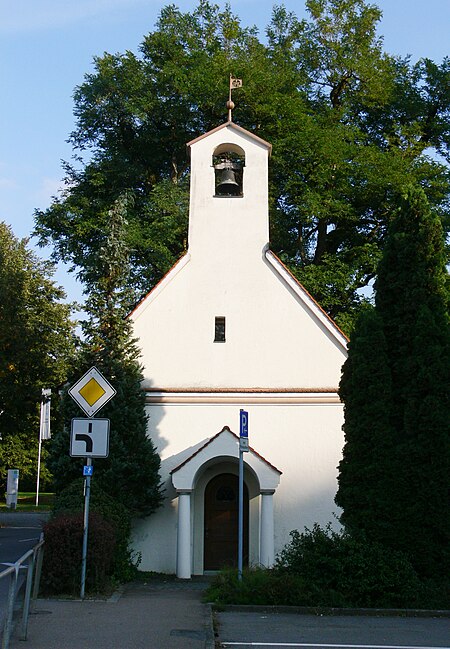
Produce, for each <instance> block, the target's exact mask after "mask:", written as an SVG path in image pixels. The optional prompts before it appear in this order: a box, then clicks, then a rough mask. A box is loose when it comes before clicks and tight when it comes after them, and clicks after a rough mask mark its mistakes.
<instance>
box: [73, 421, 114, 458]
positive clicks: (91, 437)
mask: <svg viewBox="0 0 450 649" xmlns="http://www.w3.org/2000/svg"><path fill="white" fill-rule="evenodd" d="M70 455H71V457H108V455H109V419H72V428H71V435H70Z"/></svg>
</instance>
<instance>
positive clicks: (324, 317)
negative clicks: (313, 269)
mask: <svg viewBox="0 0 450 649" xmlns="http://www.w3.org/2000/svg"><path fill="white" fill-rule="evenodd" d="M264 255H265V258H266V259H267V261H268V262H269V264H270V265H271V267H272V268H273V269H274V270H275V272H276V273H277V274H278V275H279V276H280V278H281V279H282V280H283V281H284V283H285V284H287V286H288V287H289V288H290V289H291V290H292V291H293V292H294V293H295V294H296V295H297V297H299V298H300V300H301V301H302V302H303V303H304V304H305V306H306V307H307V309H308V310H309V311H310V312H311V313H312V315H314V316H315V318H316V319H317V320H319V321H320V322H321V323H322V324H323V325H324V326H325V328H326V329H327V330H328V331H329V333H330V334H331V335H332V336H333V338H334V339H335V340H336V341H337V342H338V343H339V344H340V345H341V346H342V347H343V348H344V350H347V343H348V341H349V338H348V337H347V336H346V335H345V334H344V332H343V331H342V330H341V329H339V327H338V326H337V324H336V323H335V322H334V320H333V319H332V318H330V316H329V315H328V313H326V312H325V311H324V310H323V309H322V307H321V306H320V304H319V303H318V302H316V300H315V299H314V298H313V297H312V295H310V293H308V291H307V290H306V288H305V287H304V286H303V284H301V283H300V282H299V281H298V279H297V278H296V277H295V276H294V275H293V274H292V273H291V271H290V270H289V269H288V268H287V267H286V266H285V265H284V264H283V262H282V261H281V259H279V258H278V257H277V256H276V254H275V253H274V252H272V251H271V250H270V249H269V247H267V248H266V250H265V253H264Z"/></svg>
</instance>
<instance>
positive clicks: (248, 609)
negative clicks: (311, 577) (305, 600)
mask: <svg viewBox="0 0 450 649" xmlns="http://www.w3.org/2000/svg"><path fill="white" fill-rule="evenodd" d="M212 610H213V611H217V612H218V613H222V612H226V611H234V612H237V613H239V612H240V613H275V614H276V613H294V614H297V615H330V616H332V615H336V616H337V615H360V616H368V617H369V616H374V617H441V618H447V617H449V618H450V611H448V610H435V609H411V608H333V607H326V606H256V605H252V604H226V605H224V606H217V605H216V604H212Z"/></svg>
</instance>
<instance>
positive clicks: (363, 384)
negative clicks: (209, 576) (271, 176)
mask: <svg viewBox="0 0 450 649" xmlns="http://www.w3.org/2000/svg"><path fill="white" fill-rule="evenodd" d="M448 297H449V296H448V273H447V270H446V267H445V253H444V237H443V232H442V226H441V223H440V220H439V218H438V217H437V215H436V214H434V213H433V212H432V211H431V210H430V208H429V205H428V203H427V200H426V197H425V195H424V192H423V191H422V190H421V189H417V188H413V187H409V188H408V189H407V191H406V192H405V194H404V196H403V197H402V202H401V206H400V208H399V209H398V211H397V213H396V215H395V216H394V218H393V220H392V224H391V227H390V229H389V234H388V238H387V242H386V246H385V250H384V254H383V257H382V260H381V262H380V265H379V271H378V278H377V281H376V301H375V312H374V314H373V315H371V318H370V319H369V320H365V321H364V320H362V321H360V323H359V326H358V327H357V329H356V331H355V334H354V337H353V339H352V342H351V344H350V346H349V359H348V361H347V362H346V363H345V365H344V370H343V375H342V380H341V395H342V398H343V400H344V403H345V435H346V443H345V447H344V458H343V460H342V462H341V464H340V476H339V490H338V493H337V496H336V502H337V503H338V504H339V505H341V506H342V507H343V510H344V511H343V514H342V520H343V522H344V523H345V524H346V525H348V527H349V528H350V529H353V530H361V531H364V532H367V533H368V534H370V536H371V537H372V538H375V539H376V540H379V541H381V542H382V543H384V544H385V545H387V546H389V547H391V548H395V549H399V550H402V551H403V552H405V553H406V554H407V555H408V556H409V557H410V559H411V561H412V562H413V564H414V566H415V567H416V569H417V570H418V571H419V572H420V573H421V574H422V575H425V576H439V575H442V574H445V573H446V570H447V571H448V569H449V568H450V561H449V559H450V552H449V541H450V524H449V520H448V512H447V507H448V503H447V498H448V476H449V474H450V405H449V394H450V326H449V316H448ZM365 464H366V466H367V473H365V472H364V465H365ZM374 465H375V472H376V474H375V479H373V476H372V473H371V469H372V467H373V466H374ZM360 491H363V492H364V493H363V494H361V493H360Z"/></svg>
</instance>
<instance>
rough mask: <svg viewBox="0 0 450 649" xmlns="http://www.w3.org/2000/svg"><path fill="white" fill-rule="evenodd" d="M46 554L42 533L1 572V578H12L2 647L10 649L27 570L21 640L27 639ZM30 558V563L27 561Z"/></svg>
mask: <svg viewBox="0 0 450 649" xmlns="http://www.w3.org/2000/svg"><path fill="white" fill-rule="evenodd" d="M43 556H44V535H43V534H41V537H40V540H39V542H38V543H37V544H36V545H35V546H34V548H32V549H31V550H28V552H25V554H24V555H23V556H21V557H20V559H18V560H17V561H16V562H15V563H13V564H12V565H11V566H8V568H6V569H5V570H3V571H2V572H0V579H6V578H7V577H9V578H10V584H9V590H8V599H7V603H6V617H5V624H4V627H3V638H2V649H8V647H9V641H10V639H11V634H12V631H13V615H14V606H15V603H16V599H17V596H18V592H19V590H20V586H21V583H20V582H21V581H22V580H21V577H22V575H24V571H26V584H25V594H24V596H23V600H22V633H21V640H26V639H27V635H28V616H29V614H30V607H31V602H32V601H34V600H35V599H36V598H37V596H38V593H39V581H40V578H41V570H42V559H43ZM28 559H29V561H28V563H26V561H27V560H28Z"/></svg>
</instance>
